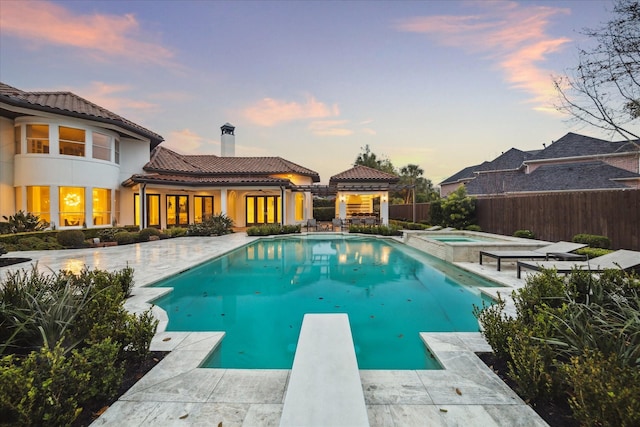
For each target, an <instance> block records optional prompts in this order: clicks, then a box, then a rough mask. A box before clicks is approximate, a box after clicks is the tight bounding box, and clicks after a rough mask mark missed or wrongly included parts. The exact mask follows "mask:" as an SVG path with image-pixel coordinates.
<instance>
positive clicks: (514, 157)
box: [440, 148, 537, 185]
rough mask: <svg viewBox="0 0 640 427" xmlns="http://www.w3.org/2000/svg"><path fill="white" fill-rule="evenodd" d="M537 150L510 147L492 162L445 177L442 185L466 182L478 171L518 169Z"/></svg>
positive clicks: (470, 167)
mask: <svg viewBox="0 0 640 427" xmlns="http://www.w3.org/2000/svg"><path fill="white" fill-rule="evenodd" d="M535 153H537V151H533V152H531V151H522V150H518V149H517V148H510V149H509V150H507V151H505V152H504V153H502V154H501V155H499V156H498V157H496V158H495V159H493V160H492V161H490V162H483V163H480V164H479V165H475V166H469V167H466V168H464V169H462V170H461V171H459V172H457V173H455V174H454V175H452V176H450V177H449V178H447V179H445V180H444V181H442V182H441V183H440V185H445V184H455V183H458V182H466V181H468V180H470V179H473V178H475V177H476V174H477V173H478V172H487V171H504V170H517V169H519V168H520V166H522V162H524V161H525V160H527V159H530V158H532V157H534V155H535Z"/></svg>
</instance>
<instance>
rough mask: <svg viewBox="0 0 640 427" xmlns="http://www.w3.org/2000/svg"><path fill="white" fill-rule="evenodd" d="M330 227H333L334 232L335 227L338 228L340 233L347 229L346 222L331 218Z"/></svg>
mask: <svg viewBox="0 0 640 427" xmlns="http://www.w3.org/2000/svg"><path fill="white" fill-rule="evenodd" d="M331 226H332V227H333V229H334V230H335V228H336V227H338V229H339V230H340V231H342V230H344V229H345V228H348V226H347V224H346V222H345V221H344V220H343V219H341V218H333V219H332V220H331Z"/></svg>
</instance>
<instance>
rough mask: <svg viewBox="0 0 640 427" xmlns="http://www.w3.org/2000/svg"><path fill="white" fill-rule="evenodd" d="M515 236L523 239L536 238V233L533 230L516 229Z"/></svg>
mask: <svg viewBox="0 0 640 427" xmlns="http://www.w3.org/2000/svg"><path fill="white" fill-rule="evenodd" d="M513 237H520V238H522V239H535V238H536V235H535V234H533V231H531V230H516V231H514V233H513Z"/></svg>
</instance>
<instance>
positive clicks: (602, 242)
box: [571, 234, 611, 249]
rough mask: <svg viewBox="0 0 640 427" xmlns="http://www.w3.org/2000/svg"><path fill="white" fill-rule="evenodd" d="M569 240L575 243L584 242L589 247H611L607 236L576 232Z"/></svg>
mask: <svg viewBox="0 0 640 427" xmlns="http://www.w3.org/2000/svg"><path fill="white" fill-rule="evenodd" d="M571 240H572V241H573V242H575V243H584V244H585V245H589V247H591V248H600V249H609V248H610V247H611V241H610V240H609V238H608V237H606V236H598V235H595V234H576V235H575V236H573V239H571Z"/></svg>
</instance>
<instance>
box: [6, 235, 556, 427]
mask: <svg viewBox="0 0 640 427" xmlns="http://www.w3.org/2000/svg"><path fill="white" fill-rule="evenodd" d="M254 239H255V238H252V237H248V236H246V234H245V233H235V234H231V235H227V236H222V237H188V238H186V237H184V238H177V239H170V240H161V241H156V242H148V243H144V244H135V245H127V246H115V247H106V248H96V249H77V250H65V251H33V252H19V253H9V254H7V255H6V256H20V257H29V258H32V259H33V261H34V262H37V268H38V269H39V270H41V271H51V270H53V271H58V270H60V269H67V270H75V271H77V270H80V269H82V268H83V267H84V266H88V267H89V268H101V269H107V270H113V269H121V268H123V267H125V266H127V265H129V266H131V267H133V268H134V270H135V273H134V278H135V281H136V284H135V288H134V291H133V297H132V298H130V299H129V300H128V301H127V304H126V306H127V308H128V309H129V310H130V311H133V312H141V311H144V310H145V309H146V308H148V307H149V305H148V304H147V301H148V300H149V299H151V298H154V297H156V296H157V295H158V294H159V293H161V292H164V291H163V290H159V289H155V288H147V287H145V285H149V284H151V283H154V282H156V281H159V280H162V279H164V278H166V277H169V276H172V275H174V274H176V273H178V272H180V271H184V270H186V269H189V268H191V267H193V266H195V265H197V264H200V263H202V262H204V261H206V260H208V259H210V258H212V257H215V256H217V255H220V254H223V253H225V252H228V251H230V250H232V249H235V248H238V247H240V246H242V245H244V244H246V243H248V242H250V241H252V240H254ZM460 266H461V267H463V268H467V269H469V270H471V271H474V272H476V273H478V274H482V275H485V276H487V277H491V278H493V279H494V280H498V281H500V280H504V281H506V282H507V284H509V285H510V286H520V285H521V284H522V283H524V282H523V281H516V279H515V272H514V271H513V270H511V269H509V268H508V267H507V268H503V271H502V272H495V267H494V266H492V265H486V266H478V265H477V264H473V263H469V264H468V265H464V264H461V265H460ZM22 268H29V266H28V265H26V264H20V265H14V266H10V267H4V268H0V276H2V277H4V274H5V272H7V271H15V270H19V269H22ZM511 276H513V278H512V277H511ZM511 289H513V288H511ZM495 291H496V289H493V288H492V292H495ZM509 293H510V290H506V291H505V292H504V294H509ZM154 314H156V316H158V317H159V318H160V320H161V323H160V326H159V331H160V332H158V333H157V334H156V336H155V337H154V340H153V343H152V350H154V351H165V350H167V351H171V353H169V354H168V355H167V356H166V357H165V358H164V359H163V360H162V361H161V362H160V363H159V364H158V365H157V366H156V367H155V368H154V369H152V370H151V371H150V372H149V373H148V374H147V375H145V376H144V377H143V378H142V379H141V380H140V381H138V382H137V383H136V384H135V385H134V386H133V387H132V388H131V389H130V390H129V391H128V392H126V393H125V394H124V395H123V396H121V397H120V399H119V400H118V401H117V402H116V403H115V404H113V405H112V406H111V407H110V408H109V409H108V410H107V411H106V412H105V413H104V414H103V415H102V416H101V417H100V418H98V419H97V420H96V421H95V422H94V424H93V425H97V426H102V425H106V426H111V425H113V426H116V425H118V426H127V427H128V426H147V425H157V426H165V425H203V426H205V425H206V426H211V425H213V426H217V425H220V424H221V425H223V426H224V427H229V426H276V425H278V424H279V421H280V416H281V413H282V407H283V399H284V396H285V391H286V386H287V381H288V378H289V374H290V371H289V370H260V369H255V370H241V369H206V368H199V365H200V363H201V362H202V361H203V360H204V359H205V358H206V357H207V356H208V355H209V354H210V353H211V351H212V350H213V349H214V348H215V347H216V346H217V345H218V344H219V343H220V341H221V340H222V339H223V337H224V333H222V332H194V333H186V332H163V331H164V328H165V327H166V319H167V318H166V314H165V313H164V312H163V311H162V310H160V309H159V308H157V307H155V308H154ZM421 338H422V339H423V341H424V342H425V345H426V346H427V347H428V348H429V350H430V351H431V353H432V354H433V355H434V356H435V357H436V358H437V359H438V361H439V362H440V363H441V364H442V365H443V366H444V368H445V369H443V370H402V371H382V370H361V371H360V378H361V380H362V387H363V391H364V396H365V402H366V404H367V412H368V416H369V423H370V425H371V426H425V425H426V426H458V425H464V426H483V427H485V426H486V427H489V426H545V425H546V423H545V422H544V421H543V420H542V419H541V418H540V417H538V415H537V414H536V413H535V412H534V411H533V410H532V409H531V408H530V407H529V406H527V405H526V404H525V403H524V402H523V401H522V400H521V399H520V398H519V397H518V396H517V395H516V394H515V393H513V392H512V391H511V389H509V387H507V386H506V385H505V384H504V383H503V382H502V381H500V379H499V378H498V377H497V376H496V375H495V374H494V373H493V372H492V371H491V370H490V369H488V368H487V367H486V366H485V365H484V363H482V361H480V359H479V358H478V357H476V356H475V354H474V352H483V351H490V347H489V346H488V345H487V344H486V342H485V341H484V339H483V338H482V336H481V335H480V334H479V333H423V334H421Z"/></svg>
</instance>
